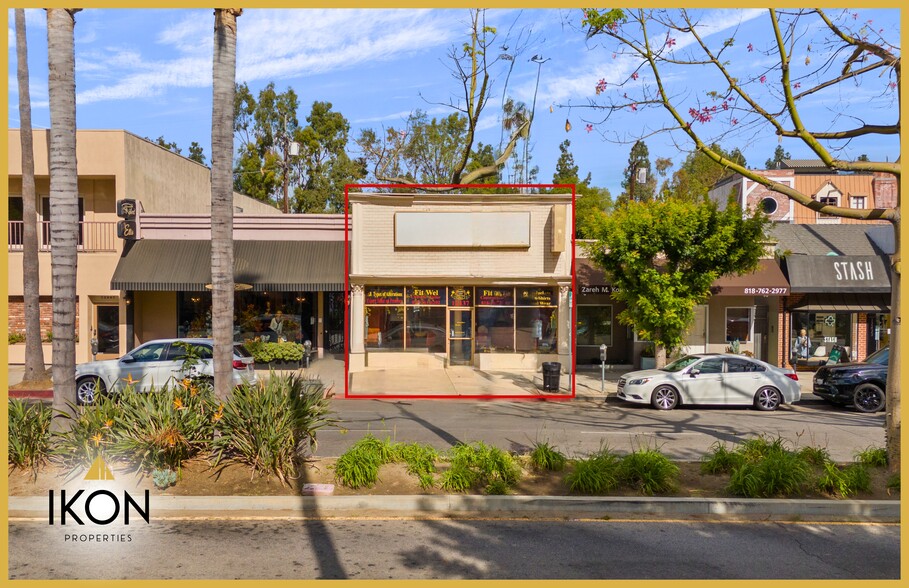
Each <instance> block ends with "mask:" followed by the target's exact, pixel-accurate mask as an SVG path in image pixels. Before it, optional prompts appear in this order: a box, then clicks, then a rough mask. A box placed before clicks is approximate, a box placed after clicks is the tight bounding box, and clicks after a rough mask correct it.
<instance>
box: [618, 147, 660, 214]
mask: <svg viewBox="0 0 909 588" xmlns="http://www.w3.org/2000/svg"><path fill="white" fill-rule="evenodd" d="M640 170H645V172H644V173H646V176H647V177H646V179H645V180H644V181H643V182H639V181H638V175H639V173H641V172H640ZM622 177H623V179H622V188H623V190H624V191H623V192H622V194H620V195H619V201H620V202H624V201H626V200H632V201H639V202H645V201H647V200H653V197H654V193H655V192H656V178H655V177H654V175H653V169H652V167H651V165H650V150H649V149H647V143H645V142H644V141H640V140H639V141H635V143H634V145H632V146H631V151H630V152H629V153H628V165H627V166H626V167H625V171H624V172H623V175H622Z"/></svg>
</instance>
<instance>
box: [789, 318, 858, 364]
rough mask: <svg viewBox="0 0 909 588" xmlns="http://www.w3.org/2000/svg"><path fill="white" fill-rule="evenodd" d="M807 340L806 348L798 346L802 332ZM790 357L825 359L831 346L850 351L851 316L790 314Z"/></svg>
mask: <svg viewBox="0 0 909 588" xmlns="http://www.w3.org/2000/svg"><path fill="white" fill-rule="evenodd" d="M803 330H804V331H805V336H807V338H808V348H807V350H806V349H805V346H804V345H799V344H798V341H799V338H800V337H801V336H802V331H803ZM791 336H792V340H791V344H792V355H794V356H798V357H799V358H802V359H805V358H810V357H826V356H827V355H829V353H830V350H831V348H832V347H833V345H835V344H838V345H842V346H844V347H848V348H849V350H850V351H852V314H850V313H833V312H793V313H792V335H791Z"/></svg>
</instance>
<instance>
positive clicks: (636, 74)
mask: <svg viewBox="0 0 909 588" xmlns="http://www.w3.org/2000/svg"><path fill="white" fill-rule="evenodd" d="M631 79H632V80H636V79H638V72H634V73H633V74H631Z"/></svg>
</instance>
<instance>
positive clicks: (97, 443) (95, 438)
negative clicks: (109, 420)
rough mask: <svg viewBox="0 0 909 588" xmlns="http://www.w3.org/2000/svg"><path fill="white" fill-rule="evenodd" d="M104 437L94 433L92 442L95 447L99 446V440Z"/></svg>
mask: <svg viewBox="0 0 909 588" xmlns="http://www.w3.org/2000/svg"><path fill="white" fill-rule="evenodd" d="M103 437H104V435H102V434H101V433H95V434H94V435H92V441H94V442H95V447H97V446H98V445H100V444H101V439H102V438H103Z"/></svg>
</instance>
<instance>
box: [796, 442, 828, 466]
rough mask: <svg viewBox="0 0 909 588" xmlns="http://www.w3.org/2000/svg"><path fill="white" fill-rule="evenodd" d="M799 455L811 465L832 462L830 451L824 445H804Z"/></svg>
mask: <svg viewBox="0 0 909 588" xmlns="http://www.w3.org/2000/svg"><path fill="white" fill-rule="evenodd" d="M799 456H801V458H802V459H804V460H805V461H806V462H808V463H810V464H811V465H815V466H821V465H825V464H827V463H829V462H830V452H829V451H827V450H826V449H825V448H823V447H811V446H808V447H802V448H801V449H799Z"/></svg>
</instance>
